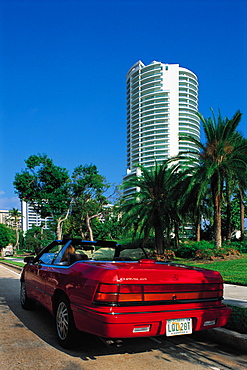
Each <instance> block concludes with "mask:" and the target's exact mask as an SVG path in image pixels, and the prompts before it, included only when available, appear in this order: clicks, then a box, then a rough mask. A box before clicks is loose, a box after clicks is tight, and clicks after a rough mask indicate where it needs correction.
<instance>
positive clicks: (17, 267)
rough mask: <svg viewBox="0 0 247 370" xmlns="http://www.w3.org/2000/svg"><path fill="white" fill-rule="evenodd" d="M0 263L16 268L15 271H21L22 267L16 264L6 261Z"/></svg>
mask: <svg viewBox="0 0 247 370" xmlns="http://www.w3.org/2000/svg"><path fill="white" fill-rule="evenodd" d="M0 264H1V265H4V266H8V267H11V268H12V269H14V270H16V271H19V272H20V273H21V271H22V267H20V266H16V265H13V264H12V263H8V262H4V261H0Z"/></svg>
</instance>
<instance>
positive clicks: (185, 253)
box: [176, 240, 240, 260]
mask: <svg viewBox="0 0 247 370" xmlns="http://www.w3.org/2000/svg"><path fill="white" fill-rule="evenodd" d="M238 254H240V253H239V246H238V249H237V246H236V245H234V244H232V243H231V244H227V243H225V244H223V246H222V247H221V248H216V247H215V245H214V244H213V243H210V242H208V241H206V240H202V241H200V242H187V243H183V244H181V246H180V248H179V249H178V250H177V251H176V256H177V257H181V258H192V259H197V260H202V259H214V257H222V258H224V257H226V256H229V255H238Z"/></svg>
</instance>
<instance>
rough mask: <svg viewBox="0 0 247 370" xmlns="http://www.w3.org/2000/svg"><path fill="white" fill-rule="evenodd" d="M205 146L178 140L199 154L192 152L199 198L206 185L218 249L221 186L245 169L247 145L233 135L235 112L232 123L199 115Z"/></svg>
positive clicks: (239, 118) (185, 137)
mask: <svg viewBox="0 0 247 370" xmlns="http://www.w3.org/2000/svg"><path fill="white" fill-rule="evenodd" d="M199 116H200V118H201V121H202V124H203V129H204V133H205V136H206V143H205V144H202V143H201V142H200V141H198V140H197V139H195V137H193V136H190V135H188V136H187V135H186V136H184V137H181V139H182V140H190V141H192V142H193V143H195V144H196V145H197V146H198V147H199V148H200V153H199V154H198V153H196V152H193V154H194V155H195V156H196V155H197V156H199V162H200V163H199V166H200V185H199V186H200V192H201V193H202V194H203V192H204V191H205V187H208V184H210V189H211V194H212V199H213V205H214V234H215V244H216V246H217V247H218V248H220V247H221V245H222V235H221V201H222V195H223V190H224V186H225V184H226V182H227V181H229V180H230V179H231V178H232V177H235V178H237V179H240V177H241V176H243V174H244V175H245V173H246V169H247V155H246V150H247V143H246V140H242V139H243V137H242V136H241V135H240V134H239V133H238V132H237V131H236V129H237V126H238V124H239V122H240V120H241V116H242V114H241V113H240V112H239V111H237V112H236V113H235V115H234V116H233V117H232V119H228V118H225V119H223V118H222V117H221V114H220V112H219V115H218V117H217V119H216V117H215V115H214V113H213V112H212V117H210V118H207V119H206V118H204V117H203V116H202V115H201V114H199Z"/></svg>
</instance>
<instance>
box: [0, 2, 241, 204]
mask: <svg viewBox="0 0 247 370" xmlns="http://www.w3.org/2000/svg"><path fill="white" fill-rule="evenodd" d="M246 36H247V2H246V1H245V0H234V1H228V0H191V1H190V0H170V1H169V0H115V1H114V0H102V1H100V0H96V1H94V0H71V1H70V0H54V1H53V0H47V1H44V0H36V1H35V0H31V1H26V0H18V1H17V0H16V1H12V0H0V209H11V208H13V207H15V208H16V207H19V201H18V198H17V197H16V195H15V193H14V188H13V185H12V183H13V180H14V176H15V173H17V172H20V171H21V170H23V169H24V168H25V163H24V160H25V159H27V158H28V157H29V156H30V155H32V154H38V153H41V154H43V153H45V154H47V155H48V157H50V158H51V159H53V161H54V163H55V164H56V165H58V166H61V167H65V168H67V169H68V170H69V171H70V172H71V171H72V170H73V169H74V168H75V167H76V166H77V165H79V164H82V165H84V164H91V163H92V164H95V165H96V166H97V167H98V169H99V172H100V174H102V175H104V176H105V177H106V179H107V181H108V182H110V183H115V184H120V183H121V181H122V177H123V176H124V175H125V172H126V126H125V125H126V101H125V95H126V90H125V77H126V74H127V71H128V70H129V68H130V67H131V66H132V65H133V64H134V63H135V62H136V61H138V60H142V61H143V62H144V63H145V64H149V63H151V62H152V61H153V60H157V61H160V62H163V63H179V64H180V65H181V66H183V67H186V68H188V69H190V70H192V71H193V72H194V73H196V75H197V76H198V79H199V110H200V112H201V113H202V114H203V115H204V116H205V117H209V116H210V115H211V112H210V108H211V107H212V108H213V109H214V110H215V111H217V110H218V109H220V110H221V113H222V115H223V116H227V117H231V116H232V115H233V114H234V113H235V112H236V111H237V110H238V109H240V111H241V112H242V113H243V118H242V122H241V124H240V126H239V129H240V130H241V132H242V133H243V134H244V135H245V137H247V124H246V122H247V37H246Z"/></svg>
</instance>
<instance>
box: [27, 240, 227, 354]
mask: <svg viewBox="0 0 247 370" xmlns="http://www.w3.org/2000/svg"><path fill="white" fill-rule="evenodd" d="M25 262H26V265H25V266H24V268H23V271H22V274H21V305H22V307H23V308H24V309H32V308H34V305H35V302H36V301H37V302H39V303H41V304H42V305H43V306H44V307H45V308H46V309H48V310H49V311H50V313H51V314H52V315H54V317H55V322H56V329H57V335H58V340H59V343H60V344H61V345H62V346H63V347H65V348H68V347H71V346H73V345H74V343H75V340H76V334H77V332H78V331H83V332H88V333H91V334H95V335H98V336H100V337H103V338H126V337H140V336H157V335H167V336H172V335H181V334H190V333H192V332H194V331H197V330H204V329H207V328H215V327H220V326H224V325H225V324H226V323H227V321H228V318H229V316H230V312H231V309H230V308H228V307H226V306H225V305H224V304H223V303H222V299H223V281H222V278H221V275H220V274H219V273H218V272H216V271H210V270H205V269H201V268H195V267H188V266H184V265H179V264H176V263H172V262H155V261H154V260H152V259H149V258H148V255H147V254H146V252H145V250H144V249H143V248H133V247H128V248H124V247H122V246H121V245H118V244H117V243H115V242H106V241H93V242H92V241H83V240H80V239H67V240H56V241H53V242H52V243H51V244H49V245H48V246H46V247H45V248H43V249H42V250H41V251H40V252H39V253H38V254H37V255H36V256H30V257H26V259H25Z"/></svg>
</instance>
